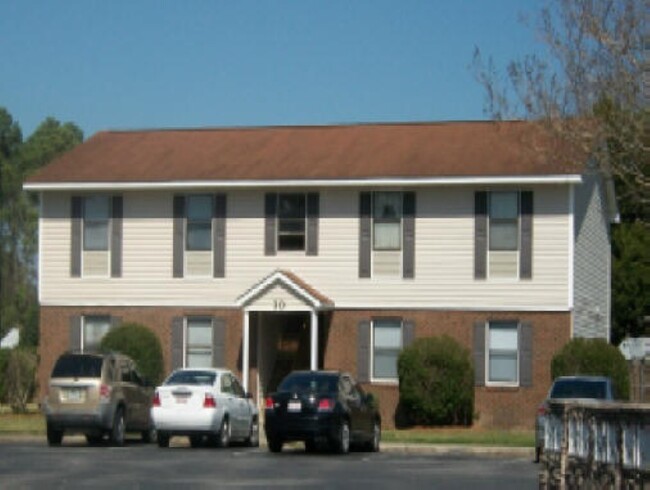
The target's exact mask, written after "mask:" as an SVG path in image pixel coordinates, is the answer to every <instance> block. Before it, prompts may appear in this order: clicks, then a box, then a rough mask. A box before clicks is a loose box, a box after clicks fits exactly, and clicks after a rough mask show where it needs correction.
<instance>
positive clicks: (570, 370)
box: [551, 339, 630, 400]
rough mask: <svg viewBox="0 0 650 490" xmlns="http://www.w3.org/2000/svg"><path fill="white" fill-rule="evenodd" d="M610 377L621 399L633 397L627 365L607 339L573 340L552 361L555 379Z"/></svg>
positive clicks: (552, 372) (552, 373) (621, 355)
mask: <svg viewBox="0 0 650 490" xmlns="http://www.w3.org/2000/svg"><path fill="white" fill-rule="evenodd" d="M578 374H582V375H594V376H609V377H610V378H612V381H613V382H614V387H615V389H616V393H617V396H618V397H619V398H621V399H623V400H627V399H629V397H630V375H629V370H628V366H627V362H626V361H625V358H624V357H623V354H621V351H619V350H618V349H617V348H616V347H614V346H613V345H612V344H610V343H608V342H606V341H605V340H603V339H573V340H571V341H570V342H568V343H567V344H566V345H565V346H564V347H563V348H562V350H561V351H560V352H558V353H557V354H556V355H555V356H554V357H553V360H552V361H551V376H552V377H553V379H555V378H557V377H558V376H573V375H578Z"/></svg>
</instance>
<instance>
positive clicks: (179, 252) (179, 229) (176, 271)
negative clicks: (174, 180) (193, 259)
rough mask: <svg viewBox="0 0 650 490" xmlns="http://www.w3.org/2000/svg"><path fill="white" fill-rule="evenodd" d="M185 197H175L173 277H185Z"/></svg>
mask: <svg viewBox="0 0 650 490" xmlns="http://www.w3.org/2000/svg"><path fill="white" fill-rule="evenodd" d="M184 225H185V196H180V195H176V196H174V239H173V240H174V245H173V248H174V251H173V255H174V257H173V276H174V277H183V257H184V255H183V253H184V250H185V243H184V240H183V238H184V236H185V233H184V228H185V226H184Z"/></svg>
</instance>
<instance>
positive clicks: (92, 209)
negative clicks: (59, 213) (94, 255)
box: [83, 196, 111, 251]
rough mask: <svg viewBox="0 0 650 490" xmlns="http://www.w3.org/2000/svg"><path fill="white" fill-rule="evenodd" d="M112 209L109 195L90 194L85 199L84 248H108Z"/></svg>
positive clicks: (92, 249)
mask: <svg viewBox="0 0 650 490" xmlns="http://www.w3.org/2000/svg"><path fill="white" fill-rule="evenodd" d="M110 211H111V205H110V199H109V197H108V196H88V197H85V198H84V199H83V249H84V250H88V251H103V250H108V231H109V222H110V221H109V220H110Z"/></svg>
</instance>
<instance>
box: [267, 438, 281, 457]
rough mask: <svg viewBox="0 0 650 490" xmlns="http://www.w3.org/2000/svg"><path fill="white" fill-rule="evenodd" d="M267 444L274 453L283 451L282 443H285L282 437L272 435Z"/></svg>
mask: <svg viewBox="0 0 650 490" xmlns="http://www.w3.org/2000/svg"><path fill="white" fill-rule="evenodd" d="M267 444H268V446H269V451H271V452H272V453H279V452H282V445H283V444H284V443H283V442H282V439H276V438H274V437H271V438H269V439H268V440H267Z"/></svg>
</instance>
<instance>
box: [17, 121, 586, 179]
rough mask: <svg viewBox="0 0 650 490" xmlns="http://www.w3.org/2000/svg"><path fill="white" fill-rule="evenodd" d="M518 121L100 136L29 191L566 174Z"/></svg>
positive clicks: (41, 175)
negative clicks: (51, 186) (69, 186)
mask: <svg viewBox="0 0 650 490" xmlns="http://www.w3.org/2000/svg"><path fill="white" fill-rule="evenodd" d="M542 147H543V148H546V149H548V147H549V139H548V138H544V137H543V134H542V131H541V130H540V128H539V126H534V125H533V124H531V123H526V122H502V123H496V122H488V121H485V122H449V123H414V124H359V125H348V126H313V127H266V128H231V129H228V128H224V129H187V130H147V131H104V132H99V133H97V134H95V135H94V136H92V137H91V138H89V139H88V140H87V141H86V142H85V143H83V144H81V145H79V146H77V147H76V148H74V149H73V150H72V151H70V152H68V153H65V154H64V155H62V156H61V157H59V158H57V159H56V160H55V161H53V162H52V163H51V164H49V165H47V166H46V167H44V168H42V169H40V170H39V171H37V172H36V173H35V174H34V175H32V176H31V177H30V178H29V179H28V180H27V183H28V184H40V183H44V184H46V183H64V182H65V183H109V182H111V183H135V182H183V181H201V180H206V181H246V180H287V179H289V180H303V179H306V180H320V179H325V180H329V179H373V178H381V177H384V178H385V177H388V178H423V177H424V178H426V177H464V176H521V175H526V176H530V175H561V174H575V173H577V172H576V169H575V168H572V167H570V166H568V165H566V162H552V161H549V160H550V159H549V158H548V156H549V155H551V154H552V153H553V152H549V151H540V148H542Z"/></svg>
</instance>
